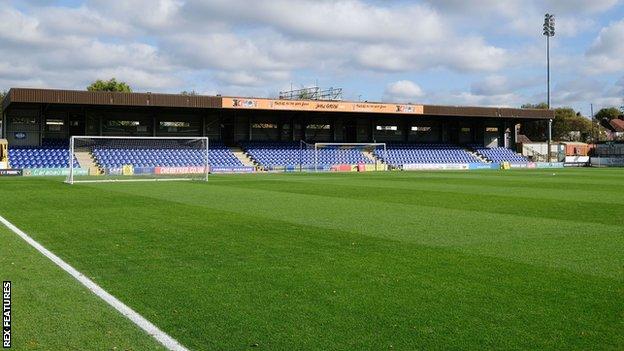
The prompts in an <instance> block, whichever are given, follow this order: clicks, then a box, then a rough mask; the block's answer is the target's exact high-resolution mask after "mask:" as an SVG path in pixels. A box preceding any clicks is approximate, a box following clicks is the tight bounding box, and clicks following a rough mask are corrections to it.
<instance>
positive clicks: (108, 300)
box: [0, 216, 188, 351]
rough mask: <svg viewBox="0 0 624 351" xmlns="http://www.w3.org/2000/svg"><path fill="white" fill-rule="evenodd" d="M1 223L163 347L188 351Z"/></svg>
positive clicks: (63, 262)
mask: <svg viewBox="0 0 624 351" xmlns="http://www.w3.org/2000/svg"><path fill="white" fill-rule="evenodd" d="M0 223H2V224H4V225H5V226H6V227H7V228H9V229H11V231H13V232H14V233H15V234H17V235H19V237H20V238H22V239H24V241H26V242H27V243H28V244H30V246H32V247H34V248H35V249H36V250H37V251H39V252H41V253H42V254H43V255H44V256H45V257H47V258H49V259H50V260H51V261H52V262H54V263H56V265H57V266H59V267H61V268H62V269H63V270H64V271H65V272H67V273H69V274H70V275H71V276H72V277H74V278H75V279H76V280H77V281H79V282H80V283H81V284H82V285H84V286H86V287H87V289H89V290H91V292H92V293H94V294H95V295H97V296H98V297H99V298H101V299H102V300H104V301H105V302H106V303H108V304H109V305H111V306H112V307H113V308H114V309H116V310H117V311H118V312H119V313H121V314H122V315H124V316H125V317H126V318H128V319H129V320H130V321H132V323H134V324H136V325H137V326H138V327H139V328H141V329H143V330H144V331H145V332H146V333H147V334H149V335H150V336H152V337H153V338H154V339H156V340H158V342H160V343H161V344H162V345H164V346H165V347H166V348H167V349H169V350H171V351H188V349H187V348H186V347H184V346H183V345H182V344H180V343H179V342H178V341H177V340H176V339H174V338H172V337H171V336H169V335H168V334H167V333H165V332H164V331H162V330H160V329H158V327H157V326H155V325H154V324H152V323H151V322H150V321H148V320H147V319H145V318H144V317H143V316H141V315H140V314H138V313H137V312H135V311H134V310H133V309H132V308H130V307H128V306H127V305H126V304H124V303H123V302H121V301H119V300H118V299H117V298H116V297H115V296H113V295H111V294H109V293H108V292H106V290H104V289H102V288H101V287H100V286H99V285H97V284H96V283H94V282H93V281H92V280H91V279H89V278H87V277H86V276H85V275H84V274H82V273H80V272H79V271H78V270H76V269H75V268H74V267H72V266H70V265H69V264H68V263H67V262H65V261H63V260H62V259H61V258H60V257H58V256H57V255H55V254H53V253H52V252H51V251H50V250H48V249H46V248H45V247H43V245H41V244H39V243H38V242H37V241H35V239H33V238H31V237H30V236H28V234H26V233H24V232H23V231H22V230H21V229H19V228H18V227H16V226H15V225H13V224H12V223H11V222H9V221H7V220H6V219H5V218H4V217H2V216H0Z"/></svg>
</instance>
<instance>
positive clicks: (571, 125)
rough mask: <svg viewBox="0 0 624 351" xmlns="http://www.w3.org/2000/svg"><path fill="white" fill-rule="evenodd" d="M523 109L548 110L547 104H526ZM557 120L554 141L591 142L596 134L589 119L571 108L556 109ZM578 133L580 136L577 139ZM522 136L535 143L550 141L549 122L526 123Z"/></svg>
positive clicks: (554, 124)
mask: <svg viewBox="0 0 624 351" xmlns="http://www.w3.org/2000/svg"><path fill="white" fill-rule="evenodd" d="M522 108H532V109H547V108H548V106H547V105H546V103H543V102H542V103H539V104H524V105H522ZM554 111H555V118H554V119H553V125H552V137H553V140H562V141H572V140H577V139H578V140H579V141H590V140H591V139H592V135H593V134H594V130H593V127H594V126H593V125H592V122H591V120H590V119H589V118H587V117H584V116H582V115H581V114H580V113H578V112H576V111H574V109H572V108H570V107H560V108H556V109H554ZM576 132H578V133H579V134H580V135H578V137H577V135H576V134H577V133H576ZM520 133H521V134H524V135H526V136H527V137H528V138H529V139H531V140H535V141H544V140H547V139H548V122H547V121H531V122H525V123H524V124H523V125H522V128H521V130H520Z"/></svg>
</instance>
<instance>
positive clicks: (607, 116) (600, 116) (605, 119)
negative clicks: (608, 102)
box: [594, 107, 622, 125]
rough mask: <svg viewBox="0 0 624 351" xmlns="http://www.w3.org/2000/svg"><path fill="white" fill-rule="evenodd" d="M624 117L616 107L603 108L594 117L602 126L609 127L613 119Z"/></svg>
mask: <svg viewBox="0 0 624 351" xmlns="http://www.w3.org/2000/svg"><path fill="white" fill-rule="evenodd" d="M621 115H622V112H620V110H619V109H617V108H615V107H608V108H603V109H601V110H600V111H598V112H597V113H596V115H595V116H594V117H595V118H596V120H597V121H598V122H600V124H602V125H608V124H609V121H610V120H612V119H616V118H619V117H620V116H621Z"/></svg>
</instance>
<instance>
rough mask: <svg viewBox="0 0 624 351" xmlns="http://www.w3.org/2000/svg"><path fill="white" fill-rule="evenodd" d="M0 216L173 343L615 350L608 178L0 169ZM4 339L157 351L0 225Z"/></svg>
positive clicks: (621, 268)
mask: <svg viewBox="0 0 624 351" xmlns="http://www.w3.org/2000/svg"><path fill="white" fill-rule="evenodd" d="M0 199H1V201H0V203H1V207H0V216H2V217H4V218H6V219H7V220H9V221H10V222H12V223H13V224H15V225H16V226H17V227H19V228H20V229H22V230H23V231H24V232H26V233H28V234H29V235H30V236H31V237H33V238H34V239H35V240H37V241H38V242H39V243H41V244H42V245H43V246H45V247H46V248H48V249H49V250H51V251H52V252H54V253H55V254H56V255H58V256H60V257H61V258H62V259H64V260H65V261H66V262H68V263H69V264H71V265H72V266H73V267H75V268H76V269H78V270H79V271H80V272H82V273H84V274H85V275H86V276H88V277H89V278H91V279H92V280H93V281H94V282H96V283H97V284H99V285H100V286H101V287H102V288H104V289H105V290H106V291H108V292H109V293H111V294H112V295H114V296H115V297H117V298H118V299H119V300H121V301H123V302H124V303H125V304H127V305H128V306H130V307H132V308H133V309H134V310H135V311H137V312H138V313H140V314H141V315H142V316H143V317H145V318H147V319H148V320H149V321H151V322H152V323H154V324H155V325H157V326H158V327H159V328H160V329H161V330H163V331H165V332H166V333H168V334H169V335H170V336H172V337H173V338H175V339H176V340H178V341H179V342H180V343H181V344H183V345H184V346H186V347H188V348H189V349H192V350H247V349H254V350H387V349H394V350H417V349H422V350H432V349H481V350H482V349H533V350H535V349H564V350H588V349H613V350H621V349H624V332H623V331H624V171H623V170H618V169H562V170H517V171H478V172H411V173H410V172H381V173H363V174H349V173H345V174H340V173H331V174H329V173H321V174H256V175H217V176H211V177H210V180H209V182H207V183H205V182H191V181H189V182H144V183H143V182H142V183H89V184H80V185H73V186H69V185H66V184H64V183H62V179H60V178H26V177H24V178H2V179H0ZM0 278H2V279H3V280H11V281H12V284H13V287H12V293H13V301H12V305H13V326H12V333H13V348H14V349H17V350H22V349H25V350H28V349H43V350H48V349H81V350H91V349H97V350H100V349H113V348H116V349H118V350H123V349H131V350H158V349H162V346H160V345H159V344H158V343H157V342H156V341H154V340H153V339H152V338H151V337H150V336H148V335H147V334H145V333H143V332H142V331H141V330H140V329H138V328H137V327H136V326H134V325H133V324H132V323H131V322H130V321H128V320H126V319H125V318H124V317H122V316H121V315H120V314H119V313H117V312H116V311H115V310H113V309H112V308H110V307H109V306H108V305H107V304H106V303H104V302H103V301H102V300H100V299H98V298H97V297H96V296H95V295H93V294H91V293H90V292H89V291H88V290H87V289H86V288H84V287H83V286H82V285H80V284H79V283H78V282H77V281H75V280H73V278H71V277H70V276H69V275H67V274H66V273H65V272H63V271H62V270H60V268H58V267H57V266H55V265H54V264H53V263H52V262H51V261H49V260H48V259H46V258H45V257H43V256H41V255H40V254H39V253H38V252H36V251H35V250H34V249H33V248H31V247H30V246H28V245H27V244H26V243H25V242H24V241H22V240H21V239H20V238H18V237H17V236H16V235H15V234H14V233H12V232H11V231H9V230H8V229H6V228H5V227H3V226H1V225H0Z"/></svg>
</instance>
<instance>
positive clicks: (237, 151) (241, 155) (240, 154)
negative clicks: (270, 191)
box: [230, 146, 256, 167]
mask: <svg viewBox="0 0 624 351" xmlns="http://www.w3.org/2000/svg"><path fill="white" fill-rule="evenodd" d="M230 151H232V153H233V154H234V156H236V158H237V159H238V160H239V161H241V163H242V164H243V165H244V166H246V167H256V164H255V163H254V162H253V161H252V160H251V159H250V158H249V156H247V154H246V153H245V152H244V151H243V149H241V148H240V147H237V146H232V147H230Z"/></svg>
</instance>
